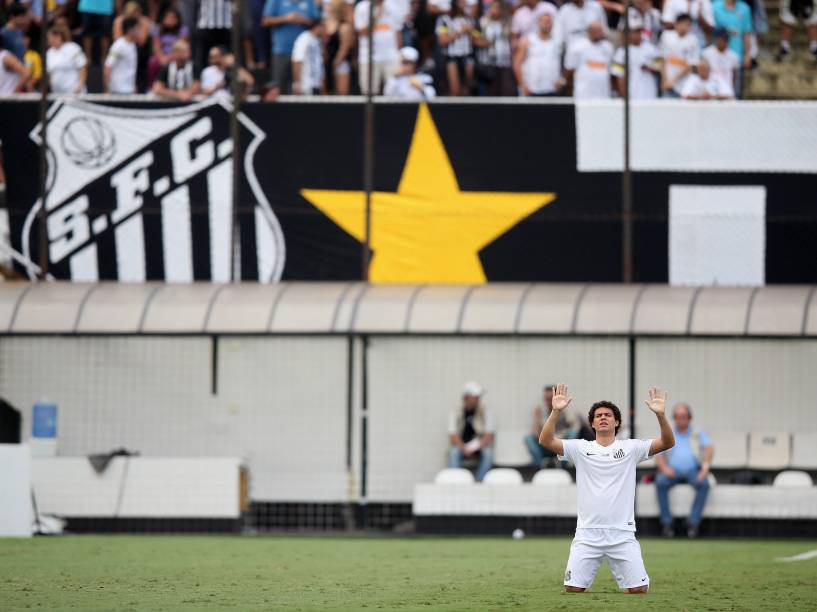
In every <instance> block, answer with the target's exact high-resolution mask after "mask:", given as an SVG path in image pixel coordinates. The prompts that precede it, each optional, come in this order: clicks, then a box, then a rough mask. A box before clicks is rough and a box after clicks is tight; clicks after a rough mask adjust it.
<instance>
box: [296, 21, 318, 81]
mask: <svg viewBox="0 0 817 612" xmlns="http://www.w3.org/2000/svg"><path fill="white" fill-rule="evenodd" d="M292 61H293V62H301V83H300V90H301V94H304V95H309V94H312V93H314V90H316V89H319V88H320V86H321V81H322V80H323V54H322V53H321V42H320V41H319V40H318V38H317V37H316V36H315V35H314V34H313V33H312V32H310V31H309V30H306V31H304V32H301V33H300V34H299V35H298V38H296V39H295V44H294V45H293V46H292Z"/></svg>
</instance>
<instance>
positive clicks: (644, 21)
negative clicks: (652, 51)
mask: <svg viewBox="0 0 817 612" xmlns="http://www.w3.org/2000/svg"><path fill="white" fill-rule="evenodd" d="M622 13H623V11H622ZM634 22H635V23H640V24H641V36H642V37H643V38H644V40H646V41H647V42H648V43H652V44H653V45H656V46H657V45H658V41H659V39H660V38H661V31H662V30H663V26H662V24H661V12H660V11H659V10H658V9H657V8H655V7H653V5H652V2H651V0H633V2H632V5H631V6H630V28H632V27H633V25H632V24H633V23H634ZM618 29H619V31H620V32H622V36H623V32H624V19H621V20H619V22H618Z"/></svg>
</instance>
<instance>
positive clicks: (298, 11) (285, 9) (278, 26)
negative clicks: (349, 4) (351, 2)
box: [261, 0, 362, 93]
mask: <svg viewBox="0 0 817 612" xmlns="http://www.w3.org/2000/svg"><path fill="white" fill-rule="evenodd" d="M361 4H362V3H361ZM358 6H360V5H358ZM320 16H321V13H320V8H319V7H318V5H317V3H316V2H315V0H267V3H266V4H265V5H264V19H263V21H262V22H261V25H263V26H264V27H268V28H269V29H270V32H271V34H272V80H273V81H276V82H277V83H278V84H279V85H280V86H281V89H282V91H283V92H284V93H289V92H290V91H291V87H292V47H293V46H294V45H295V39H296V38H298V35H299V34H300V33H301V32H303V31H305V30H306V29H307V28H308V27H309V26H310V25H311V24H312V22H313V21H315V20H316V19H320Z"/></svg>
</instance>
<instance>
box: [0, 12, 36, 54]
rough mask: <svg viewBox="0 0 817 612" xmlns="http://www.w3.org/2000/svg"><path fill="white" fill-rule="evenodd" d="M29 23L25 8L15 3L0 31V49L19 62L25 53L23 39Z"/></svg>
mask: <svg viewBox="0 0 817 612" xmlns="http://www.w3.org/2000/svg"><path fill="white" fill-rule="evenodd" d="M30 23H31V21H30V18H29V16H28V11H27V10H26V8H25V7H24V6H23V5H22V4H20V3H18V2H15V3H14V4H12V5H11V9H9V17H8V21H7V22H6V25H4V26H3V29H2V30H0V47H2V48H3V49H5V50H6V51H8V52H10V53H13V54H14V56H15V57H16V58H17V59H18V60H20V61H21V62H22V61H23V59H24V56H25V53H26V49H25V41H24V40H23V37H24V35H25V33H26V32H28V27H29V25H30Z"/></svg>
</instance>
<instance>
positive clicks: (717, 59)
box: [701, 28, 740, 90]
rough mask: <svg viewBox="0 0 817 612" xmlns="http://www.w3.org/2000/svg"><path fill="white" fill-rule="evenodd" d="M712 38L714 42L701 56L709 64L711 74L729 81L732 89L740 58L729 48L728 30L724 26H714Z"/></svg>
mask: <svg viewBox="0 0 817 612" xmlns="http://www.w3.org/2000/svg"><path fill="white" fill-rule="evenodd" d="M714 38H715V44H714V45H710V46H709V47H707V48H706V49H704V51H703V53H702V54H701V57H702V58H703V59H705V60H706V61H707V63H708V64H709V69H710V70H711V71H712V75H713V76H716V77H718V78H719V79H721V80H722V81H725V82H727V83H730V84H731V85H732V89H733V90H734V88H735V85H736V84H737V73H738V70H739V68H740V58H739V57H738V56H737V54H736V53H735V52H734V51H732V49H730V48H729V32H727V31H726V29H725V28H716V29H715V33H714Z"/></svg>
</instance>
